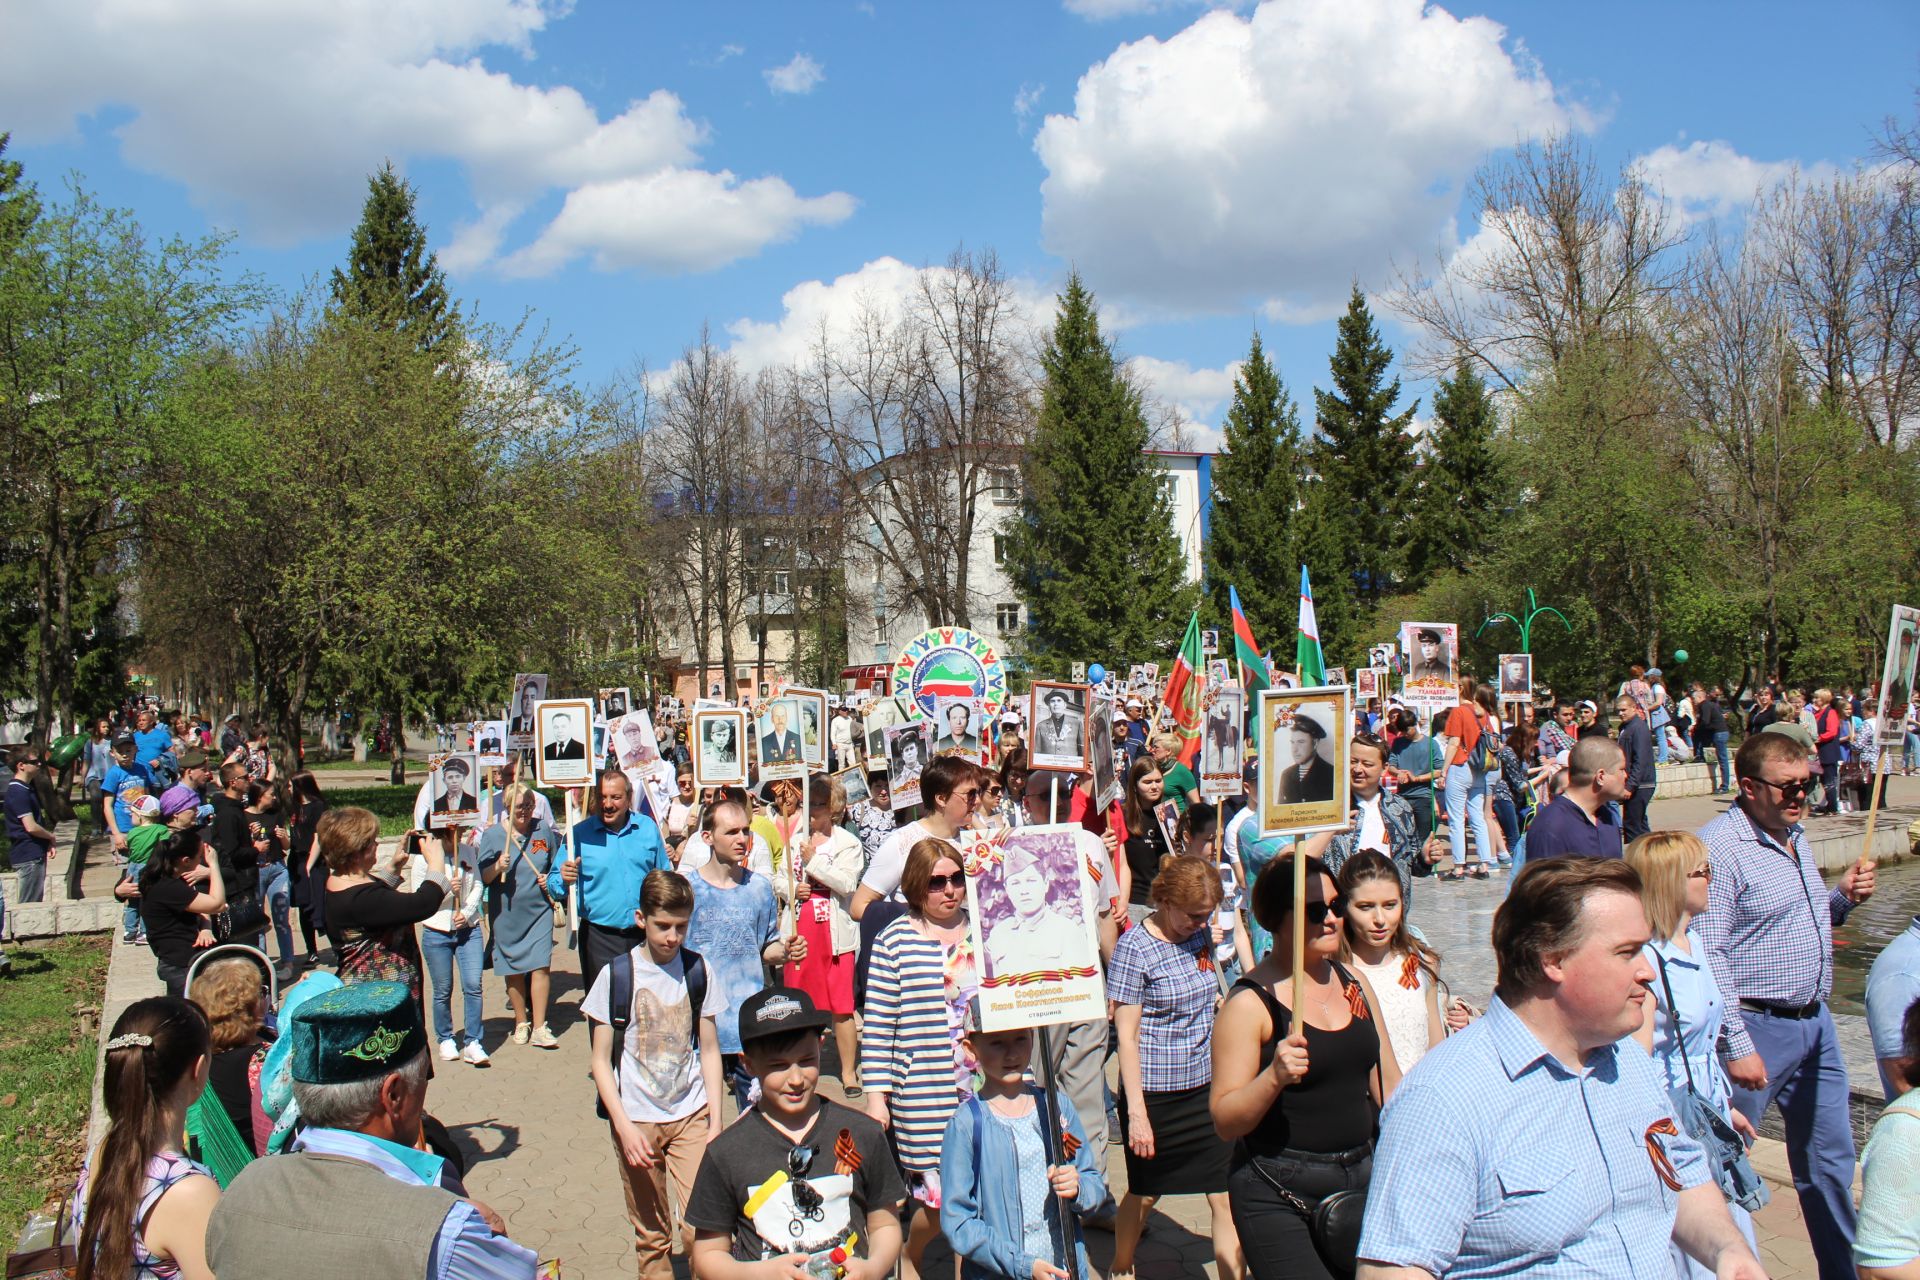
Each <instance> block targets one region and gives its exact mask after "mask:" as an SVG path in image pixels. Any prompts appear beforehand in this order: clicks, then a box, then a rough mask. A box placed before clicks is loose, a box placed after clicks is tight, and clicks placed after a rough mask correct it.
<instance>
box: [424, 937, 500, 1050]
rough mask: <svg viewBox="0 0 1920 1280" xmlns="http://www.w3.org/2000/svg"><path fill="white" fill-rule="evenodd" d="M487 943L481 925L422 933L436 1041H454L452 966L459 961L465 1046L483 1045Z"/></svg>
mask: <svg viewBox="0 0 1920 1280" xmlns="http://www.w3.org/2000/svg"><path fill="white" fill-rule="evenodd" d="M486 949H487V941H486V939H485V938H484V937H482V936H481V933H480V926H479V925H473V924H470V925H465V926H463V927H461V928H459V929H454V930H451V931H444V930H440V929H426V928H423V929H421V930H420V958H421V959H422V960H424V961H426V964H427V976H428V977H430V978H432V979H433V1038H434V1039H435V1040H451V1039H453V964H454V961H456V960H457V961H459V962H460V997H461V1021H462V1022H463V1023H464V1024H465V1026H464V1031H463V1033H464V1035H465V1037H466V1040H465V1043H466V1044H479V1043H480V963H481V960H482V958H483V957H484V956H485V954H486Z"/></svg>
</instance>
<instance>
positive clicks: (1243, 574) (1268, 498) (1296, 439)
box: [1207, 333, 1301, 646]
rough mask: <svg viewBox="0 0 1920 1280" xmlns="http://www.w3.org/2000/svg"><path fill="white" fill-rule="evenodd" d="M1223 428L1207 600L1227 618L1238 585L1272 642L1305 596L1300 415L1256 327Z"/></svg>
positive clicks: (1256, 630) (1257, 630) (1259, 632)
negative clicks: (1300, 552) (1298, 522)
mask: <svg viewBox="0 0 1920 1280" xmlns="http://www.w3.org/2000/svg"><path fill="white" fill-rule="evenodd" d="M1223 434H1224V436H1225V443H1226V449H1225V452H1223V453H1221V454H1220V456H1219V457H1217V458H1215V459H1214V460H1213V516H1212V521H1211V528H1210V531H1209V533H1208V538H1207V591H1208V603H1209V605H1210V606H1211V607H1212V610H1213V615H1214V617H1215V618H1218V619H1221V620H1225V619H1227V618H1228V617H1229V616H1230V614H1231V605H1230V604H1229V602H1228V588H1229V587H1234V588H1237V589H1238V590H1239V592H1240V604H1241V607H1242V608H1244V609H1245V610H1246V612H1247V618H1248V621H1249V622H1250V623H1251V625H1252V627H1253V634H1254V636H1255V638H1257V639H1259V640H1261V642H1262V643H1264V644H1267V645H1270V646H1271V645H1275V644H1278V643H1279V639H1278V638H1279V637H1282V636H1284V633H1285V630H1286V628H1287V627H1288V626H1290V625H1292V624H1293V622H1294V621H1295V617H1296V610H1295V605H1296V602H1297V600H1298V595H1299V588H1298V579H1299V575H1300V560H1299V558H1298V556H1297V554H1296V550H1297V547H1296V543H1297V539H1298V532H1299V531H1298V530H1297V529H1296V528H1295V527H1294V524H1295V517H1296V515H1297V514H1298V512H1297V510H1296V508H1297V506H1298V503H1299V501H1300V470H1301V452H1300V415H1299V411H1298V410H1297V409H1296V408H1295V406H1294V403H1293V399H1292V397H1290V396H1289V395H1288V394H1287V389H1286V387H1285V386H1284V385H1283V384H1282V383H1281V380H1280V375H1279V372H1278V371H1277V370H1275V369H1274V367H1273V362H1272V361H1271V360H1270V359H1268V357H1267V353H1266V349H1265V348H1264V347H1263V346H1262V345H1261V342H1260V335H1259V334H1258V333H1256V334H1254V335H1253V344H1252V346H1251V347H1250V348H1249V349H1248V351H1247V359H1246V363H1245V364H1243V365H1241V367H1240V374H1239V376H1238V377H1236V378H1235V379H1234V382H1233V404H1232V406H1231V407H1229V408H1228V410H1227V421H1226V427H1225V430H1224V432H1223Z"/></svg>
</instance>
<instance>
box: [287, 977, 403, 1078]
mask: <svg viewBox="0 0 1920 1280" xmlns="http://www.w3.org/2000/svg"><path fill="white" fill-rule="evenodd" d="M292 1035H293V1053H292V1054H291V1055H290V1056H291V1059H292V1061H291V1062H290V1063H289V1064H288V1066H289V1069H290V1070H291V1071H292V1073H293V1078H294V1080H296V1081H297V1082H299V1083H301V1084H352V1083H354V1082H355V1081H356V1080H368V1079H372V1078H374V1077H376V1076H384V1075H386V1074H387V1073H389V1072H391V1071H396V1070H398V1069H399V1068H400V1067H401V1065H402V1064H404V1063H407V1062H411V1061H412V1060H413V1058H414V1056H415V1055H416V1054H419V1053H421V1052H424V1051H425V1049H426V1047H427V1029H426V1027H425V1026H424V1025H422V1023H421V1021H420V1001H419V1000H417V999H415V998H414V995H413V993H412V992H411V991H409V990H408V989H407V984H406V983H404V982H356V983H351V984H349V985H347V986H344V987H336V988H334V989H333V990H332V991H328V992H325V993H324V994H322V995H318V996H315V997H314V998H313V999H311V1000H309V1001H307V1002H306V1003H305V1004H303V1005H301V1006H300V1008H299V1009H298V1010H297V1011H296V1012H295V1013H294V1015H293V1032H292Z"/></svg>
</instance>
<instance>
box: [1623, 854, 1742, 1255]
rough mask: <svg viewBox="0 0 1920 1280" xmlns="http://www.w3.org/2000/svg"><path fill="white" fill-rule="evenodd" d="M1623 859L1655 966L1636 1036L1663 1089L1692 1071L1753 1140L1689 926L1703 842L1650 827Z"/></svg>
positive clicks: (1695, 912) (1718, 1001) (1716, 990)
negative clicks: (1633, 878)
mask: <svg viewBox="0 0 1920 1280" xmlns="http://www.w3.org/2000/svg"><path fill="white" fill-rule="evenodd" d="M1627 865H1628V866H1630V867H1632V868H1633V869H1634V870H1635V871H1638V872H1639V873H1640V903H1641V906H1642V907H1643V908H1644V910H1645V911H1646V913H1647V927H1648V928H1649V929H1651V930H1652V931H1653V940H1652V941H1651V942H1649V943H1647V945H1646V947H1645V948H1643V950H1644V952H1645V954H1646V958H1647V963H1648V964H1649V965H1651V966H1652V967H1653V971H1654V980H1653V985H1652V988H1651V990H1650V992H1649V994H1650V997H1651V998H1650V999H1648V1000H1647V1001H1645V1002H1644V1003H1643V1005H1642V1006H1641V1009H1642V1015H1641V1022H1640V1029H1639V1030H1638V1031H1636V1032H1634V1039H1636V1040H1638V1041H1639V1042H1640V1047H1641V1048H1643V1049H1645V1050H1646V1051H1647V1052H1648V1053H1649V1054H1651V1055H1652V1057H1653V1061H1654V1065H1655V1066H1656V1067H1657V1068H1658V1069H1659V1070H1660V1072H1661V1073H1662V1075H1663V1076H1664V1077H1665V1080H1666V1086H1667V1092H1668V1093H1669V1094H1672V1095H1673V1096H1674V1097H1675V1098H1676V1099H1678V1098H1680V1097H1682V1096H1683V1094H1684V1092H1685V1090H1686V1088H1687V1084H1688V1078H1689V1076H1691V1078H1692V1083H1693V1088H1694V1091H1695V1092H1697V1093H1698V1094H1699V1095H1700V1096H1701V1097H1702V1098H1704V1099H1706V1101H1707V1102H1708V1103H1710V1104H1711V1105H1712V1106H1713V1107H1715V1108H1716V1109H1717V1110H1718V1111H1719V1112H1720V1118H1721V1119H1722V1120H1725V1121H1726V1122H1727V1123H1728V1124H1730V1125H1732V1126H1733V1127H1734V1129H1735V1130H1737V1131H1738V1132H1739V1134H1740V1136H1741V1137H1742V1138H1744V1139H1745V1140H1746V1141H1748V1142H1752V1141H1753V1140H1754V1137H1755V1133H1754V1129H1753V1125H1752V1124H1751V1123H1750V1122H1749V1121H1748V1120H1747V1118H1746V1117H1745V1116H1743V1115H1741V1114H1740V1113H1739V1112H1738V1111H1735V1110H1734V1109H1733V1089H1732V1086H1731V1084H1730V1083H1729V1082H1728V1080H1727V1073H1726V1071H1725V1070H1724V1069H1723V1068H1722V1067H1721V1065H1720V1055H1719V1053H1718V1052H1716V1048H1715V1046H1716V1045H1717V1044H1718V1042H1719V1039H1720V1026H1721V1023H1722V1022H1724V1021H1725V1018H1726V1009H1727V1002H1726V997H1724V996H1723V995H1721V993H1720V986H1719V984H1718V983H1717V982H1715V981H1714V977H1713V970H1712V969H1710V968H1708V967H1707V950H1706V945H1705V943H1703V942H1702V941H1701V939H1700V935H1699V934H1698V933H1697V932H1695V931H1694V928H1693V921H1694V918H1695V917H1696V916H1699V915H1702V914H1704V913H1705V912H1706V909H1707V892H1708V889H1709V888H1710V887H1711V886H1712V884H1713V863H1712V861H1711V860H1710V859H1709V858H1708V856H1707V846H1706V845H1705V844H1704V843H1702V842H1701V839H1700V837H1699V836H1696V835H1694V834H1693V833H1692V832H1690V831H1653V832H1649V833H1648V834H1646V835H1644V836H1641V837H1640V838H1639V839H1638V840H1635V841H1634V842H1633V843H1632V844H1630V845H1628V846H1627ZM1682 1114H1684V1112H1682ZM1727 1208H1728V1209H1730V1210H1732V1212H1733V1221H1734V1223H1735V1225H1737V1226H1738V1227H1739V1228H1740V1233H1741V1234H1742V1235H1744V1236H1746V1238H1747V1244H1748V1245H1749V1246H1750V1247H1751V1246H1753V1245H1754V1237H1753V1218H1752V1215H1750V1214H1749V1213H1748V1212H1747V1211H1746V1210H1745V1209H1742V1208H1741V1207H1740V1206H1739V1205H1737V1204H1731V1203H1730V1204H1728V1205H1727ZM1673 1259H1674V1267H1675V1268H1676V1270H1675V1272H1674V1274H1675V1275H1677V1276H1682V1277H1701V1276H1704V1277H1711V1276H1712V1275H1713V1270H1712V1268H1710V1267H1702V1266H1701V1265H1700V1264H1699V1263H1697V1262H1695V1261H1694V1260H1693V1259H1691V1258H1689V1257H1686V1256H1685V1255H1684V1254H1682V1253H1681V1252H1680V1250H1679V1249H1678V1248H1677V1247H1676V1248H1675V1249H1674V1250H1673Z"/></svg>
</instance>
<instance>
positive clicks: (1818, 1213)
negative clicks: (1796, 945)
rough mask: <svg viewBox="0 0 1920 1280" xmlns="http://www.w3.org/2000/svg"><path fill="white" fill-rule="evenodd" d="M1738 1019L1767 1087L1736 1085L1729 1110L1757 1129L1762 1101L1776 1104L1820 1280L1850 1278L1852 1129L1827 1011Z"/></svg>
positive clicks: (1843, 1071) (1745, 1014)
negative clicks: (1744, 1026) (1764, 1066)
mask: <svg viewBox="0 0 1920 1280" xmlns="http://www.w3.org/2000/svg"><path fill="white" fill-rule="evenodd" d="M1741 1017H1742V1018H1744V1019H1745V1021H1746V1024H1747V1033H1748V1034H1749V1035H1751V1036H1752V1037H1753V1046H1754V1048H1755V1049H1757V1050H1758V1051H1759V1053H1760V1058H1761V1060H1762V1061H1764V1062H1765V1063H1766V1064H1767V1087H1766V1088H1765V1089H1742V1088H1741V1087H1740V1086H1738V1085H1735V1086H1734V1087H1733V1105H1734V1106H1735V1107H1736V1108H1738V1109H1739V1111H1740V1112H1741V1114H1743V1115H1745V1116H1746V1117H1747V1119H1748V1120H1751V1121H1752V1122H1753V1123H1754V1125H1755V1127H1758V1126H1759V1123H1760V1117H1761V1115H1762V1114H1763V1113H1764V1112H1765V1111H1766V1109H1767V1106H1768V1104H1770V1103H1775V1102H1777V1103H1779V1104H1780V1118H1781V1119H1782V1120H1784V1121H1785V1122H1786V1126H1787V1164H1788V1165H1789V1167H1791V1168H1792V1170H1793V1188H1794V1190H1795V1191H1796V1192H1798V1193H1799V1196H1800V1216H1801V1217H1802V1218H1804V1219H1805V1220H1806V1224H1807V1237H1808V1239H1809V1240H1811V1241H1812V1244H1813V1256H1814V1258H1815V1260H1816V1261H1817V1262H1818V1263H1819V1267H1820V1280H1844V1278H1847V1277H1851V1276H1853V1275H1854V1270H1853V1228H1854V1209H1853V1126H1852V1124H1851V1123H1850V1120H1849V1116H1848V1111H1847V1064H1846V1061H1845V1059H1843V1058H1842V1057H1841V1056H1840V1038H1839V1036H1838V1035H1837V1034H1836V1033H1835V1031H1834V1028H1833V1014H1832V1013H1830V1012H1828V1011H1827V1010H1825V1009H1822V1010H1821V1011H1820V1014H1819V1016H1818V1017H1814V1018H1806V1019H1796V1018H1776V1017H1774V1016H1773V1015H1772V1014H1768V1013H1756V1012H1754V1011H1752V1010H1742V1011H1741Z"/></svg>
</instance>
